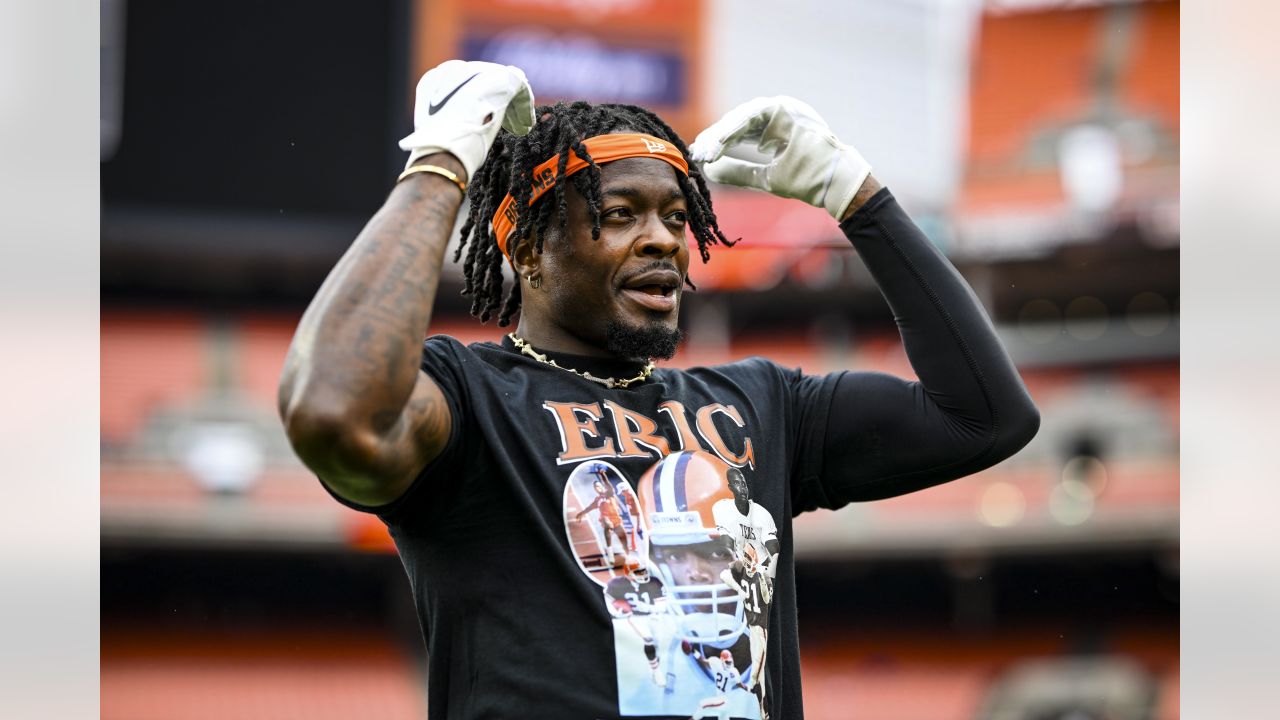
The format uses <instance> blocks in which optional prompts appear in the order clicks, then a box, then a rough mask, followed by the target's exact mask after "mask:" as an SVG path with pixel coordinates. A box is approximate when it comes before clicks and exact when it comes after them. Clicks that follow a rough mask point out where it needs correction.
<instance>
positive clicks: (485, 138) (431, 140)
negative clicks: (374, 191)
mask: <svg viewBox="0 0 1280 720" xmlns="http://www.w3.org/2000/svg"><path fill="white" fill-rule="evenodd" d="M499 127H504V128H506V129H507V130H508V131H510V132H513V133H515V134H516V135H524V134H526V133H528V132H529V129H530V128H532V127H533V90H532V89H531V88H530V87H529V81H528V80H527V79H526V78H525V76H524V71H523V70H521V69H520V68H518V67H515V66H514V65H497V64H494V63H488V62H479V61H472V62H464V61H462V60H447V61H445V62H443V63H440V64H439V65H437V66H436V67H434V68H432V69H431V70H428V71H427V74H426V75H423V76H422V79H421V80H419V81H418V90H417V103H416V104H415V105H414V108H413V132H411V133H409V136H408V137H406V138H405V139H403V140H401V141H400V149H401V150H408V151H409V162H408V164H407V165H406V166H405V167H408V166H409V165H412V164H413V161H414V160H417V159H418V158H420V157H422V156H423V155H430V154H431V153H436V152H448V153H453V155H454V156H455V157H457V158H458V160H460V161H461V162H462V166H463V167H465V168H466V169H467V178H468V179H470V178H471V177H473V176H474V175H475V173H476V168H478V167H480V163H482V162H484V157H485V155H486V154H488V152H489V146H490V145H493V139H494V138H495V137H497V136H498V128H499Z"/></svg>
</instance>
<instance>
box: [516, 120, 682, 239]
mask: <svg viewBox="0 0 1280 720" xmlns="http://www.w3.org/2000/svg"><path fill="white" fill-rule="evenodd" d="M582 144H583V145H585V146H586V148H587V154H588V155H590V156H591V159H592V160H594V161H595V162H596V164H597V165H602V164H604V163H607V162H612V161H614V160H621V159H623V158H629V157H653V158H657V159H659V160H661V161H663V162H665V163H667V164H669V165H671V167H673V168H675V169H677V170H679V171H680V172H682V173H684V174H685V175H688V174H689V163H688V162H686V161H685V159H684V155H681V154H680V151H679V150H677V149H676V148H675V146H674V145H672V144H671V143H670V142H669V141H667V140H662V139H660V138H656V137H654V136H652V135H641V134H638V133H615V134H613V135H597V136H595V137H593V138H587V139H586V140H583V141H582ZM559 164H560V156H559V155H556V156H555V157H553V158H551V159H550V160H547V161H546V162H544V163H542V164H541V165H539V166H538V167H536V168H534V169H533V195H532V196H531V197H530V198H529V204H530V205H533V204H534V203H535V202H537V200H538V198H540V197H542V195H543V194H544V193H546V192H547V191H548V190H550V189H551V188H553V187H555V185H556V179H557V178H556V168H557V167H558V166H559ZM587 166H588V163H587V161H586V160H583V159H582V158H580V157H578V155H577V153H574V152H571V151H569V162H568V163H567V164H566V165H565V168H564V176H563V177H569V176H570V175H572V174H574V173H576V172H578V171H579V170H581V169H583V168H585V167H587ZM515 204H516V200H515V198H513V197H511V195H510V194H508V195H507V196H506V197H505V198H503V199H502V204H501V205H499V206H498V212H496V213H494V214H493V234H494V235H496V236H497V238H498V249H499V250H501V251H502V255H503V257H505V258H507V260H508V262H509V261H510V260H511V256H510V255H508V254H507V238H508V237H510V235H511V231H512V230H513V229H515V226H516V208H515Z"/></svg>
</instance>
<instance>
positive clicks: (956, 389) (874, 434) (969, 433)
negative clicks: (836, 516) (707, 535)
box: [690, 96, 1040, 511]
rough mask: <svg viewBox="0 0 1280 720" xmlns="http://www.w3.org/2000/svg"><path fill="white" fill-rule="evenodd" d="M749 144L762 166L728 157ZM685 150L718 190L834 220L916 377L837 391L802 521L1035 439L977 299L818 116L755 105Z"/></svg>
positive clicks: (1031, 413) (871, 378)
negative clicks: (758, 195) (744, 191)
mask: <svg viewBox="0 0 1280 720" xmlns="http://www.w3.org/2000/svg"><path fill="white" fill-rule="evenodd" d="M743 145H745V146H750V147H752V148H753V149H755V150H756V151H757V152H759V153H763V154H764V155H765V157H766V159H765V160H764V161H762V162H755V161H746V160H740V159H736V158H734V157H732V156H731V155H727V154H725V151H726V150H727V149H732V148H734V147H735V146H743ZM690 151H691V153H692V154H693V156H694V160H696V161H699V162H703V163H704V164H703V168H702V170H703V173H704V174H705V175H706V176H707V177H709V178H711V179H712V180H715V181H717V182H724V183H729V184H733V185H740V186H743V187H750V188H756V189H760V190H765V191H768V192H771V193H773V194H775V195H780V196H782V197H791V198H796V199H799V200H803V201H805V202H807V203H809V204H811V205H816V206H818V207H821V208H824V209H825V210H826V211H827V212H828V213H830V214H831V216H832V217H833V218H835V219H837V220H840V221H841V228H842V229H843V230H844V232H845V234H846V235H847V236H848V237H849V239H850V240H851V241H852V242H853V245H854V248H855V249H856V250H857V251H858V253H859V254H860V255H861V257H862V259H863V260H864V262H866V264H867V267H868V269H869V270H870V271H871V274H872V276H873V277H874V278H875V279H876V282H877V284H878V285H879V287H880V290H881V292H882V293H883V294H884V296H885V299H886V300H887V301H888V302H889V306H890V308H891V309H892V310H893V313H894V318H895V320H896V321H897V324H898V329H899V332H900V333H901V335H902V339H903V343H904V345H905V347H906V351H907V357H908V359H909V360H910V361H911V365H912V367H913V369H914V370H915V371H916V374H917V375H918V376H919V378H920V381H919V382H909V381H907V380H904V379H902V378H896V377H893V376H890V375H885V374H882V373H855V372H850V373H845V374H843V375H842V376H841V377H840V378H839V380H838V381H837V383H836V386H835V390H834V393H833V397H832V400H831V407H830V409H829V411H828V414H827V423H826V425H827V427H826V428H825V435H824V438H825V448H824V452H823V462H822V477H821V482H820V483H819V484H818V486H816V487H812V488H807V491H806V492H805V493H804V494H803V496H802V497H799V498H797V503H796V506H797V507H796V509H797V511H800V510H808V509H812V508H814V507H839V506H841V505H844V504H845V503H848V502H850V501H857V500H874V499H879V498H885V497H890V496H893V495H900V494H903V493H907V492H911V491H914V490H919V489H921V488H924V487H929V486H931V485H936V484H938V483H941V482H945V481H947V480H951V479H954V478H957V477H961V476H964V475H968V474H971V473H974V472H977V471H978V470H981V469H983V468H986V467H989V466H991V465H994V464H995V463H997V462H999V461H1001V460H1003V459H1005V458H1007V457H1008V456H1010V455H1012V454H1013V453H1014V452H1016V451H1017V450H1018V449H1020V448H1021V447H1023V446H1024V445H1025V444H1026V443H1027V442H1028V441H1029V440H1030V439H1031V437H1032V436H1034V435H1035V433H1036V430H1037V429H1038V428H1039V423H1040V418H1039V413H1038V411H1037V410H1036V408H1035V405H1034V404H1032V402H1031V399H1030V396H1029V395H1028V394H1027V391H1026V388H1025V387H1024V386H1023V384H1022V379H1021V378H1020V377H1019V376H1018V373H1017V370H1015V369H1014V366H1013V363H1012V362H1011V361H1010V359H1009V357H1008V355H1007V354H1006V353H1005V351H1004V348H1003V347H1002V346H1001V344H1000V341H999V339H998V338H997V337H996V334H995V331H994V329H993V328H992V326H991V322H990V321H989V320H988V319H987V316H986V313H985V312H983V310H982V306H981V305H980V304H979V303H978V300H977V298H976V297H975V296H974V294H973V292H972V290H970V288H969V286H968V285H967V284H966V283H965V282H964V279H963V278H961V277H960V275H959V273H957V272H956V270H955V268H954V267H952V266H951V264H950V263H949V262H947V260H946V258H944V257H943V256H942V254H941V253H939V252H938V250H937V249H936V248H935V247H933V245H932V243H930V242H929V241H928V239H927V238H926V237H925V236H924V234H923V233H922V232H920V230H919V228H917V227H916V226H915V224H914V223H912V222H911V220H910V218H908V217H907V216H906V214H905V213H904V212H903V211H902V208H901V207H899V206H898V204H897V202H896V201H895V200H894V199H893V196H892V195H891V194H890V193H889V191H888V190H887V189H884V188H882V187H881V186H880V184H879V183H878V182H877V181H876V180H875V178H873V177H871V166H870V165H869V164H868V163H867V161H866V160H865V159H863V157H862V155H861V154H859V153H858V151H857V150H855V149H854V148H852V147H851V146H849V145H845V144H844V143H842V142H840V141H839V140H838V139H837V138H836V137H835V136H834V135H833V134H832V133H831V131H830V129H829V128H828V127H827V124H826V122H825V121H823V119H822V118H821V117H820V116H819V115H818V114H817V112H816V111H814V109H813V108H812V107H809V106H808V105H806V104H805V103H803V102H800V101H798V100H796V99H794V98H790V97H785V96H780V97H772V98H756V99H755V100H752V101H750V102H747V103H744V104H743V105H740V106H738V107H737V108H735V109H733V110H731V111H729V113H727V114H726V115H725V116H724V117H723V118H722V119H721V120H719V121H717V122H716V123H715V124H713V125H712V126H711V127H709V128H707V129H706V130H704V131H703V132H702V133H701V134H700V135H699V136H698V139H697V140H696V141H695V142H694V144H693V146H692V147H691V148H690Z"/></svg>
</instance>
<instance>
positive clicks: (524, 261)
mask: <svg viewBox="0 0 1280 720" xmlns="http://www.w3.org/2000/svg"><path fill="white" fill-rule="evenodd" d="M537 245H538V234H537V232H536V231H535V232H534V233H533V234H532V235H531V236H530V237H529V239H528V240H526V241H524V242H520V243H518V244H517V245H516V252H515V255H514V256H512V258H511V261H512V264H513V265H514V266H515V270H516V272H517V273H519V274H520V277H521V278H529V277H535V276H537V275H538V274H539V273H541V272H542V253H540V252H538V250H537Z"/></svg>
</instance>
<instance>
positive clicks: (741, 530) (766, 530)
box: [711, 499, 778, 560]
mask: <svg viewBox="0 0 1280 720" xmlns="http://www.w3.org/2000/svg"><path fill="white" fill-rule="evenodd" d="M747 505H748V507H747V514H746V515H743V514H742V513H740V512H738V505H737V503H736V502H734V501H733V500H728V499H726V500H719V501H717V502H716V504H715V505H713V506H711V515H712V517H714V518H715V520H716V526H717V527H718V528H719V529H720V532H722V533H725V534H726V535H728V536H729V537H731V538H733V548H734V551H735V552H737V553H742V552H743V551H744V548H746V546H747V543H754V544H755V546H756V549H757V550H760V551H762V552H761V555H760V559H761V560H764V558H765V556H766V555H767V554H768V553H767V551H765V546H764V545H765V543H766V542H768V541H769V540H777V539H778V526H777V525H775V524H774V522H773V516H772V515H770V514H769V511H768V510H765V509H764V507H763V506H760V505H757V504H756V503H753V502H748V503H747Z"/></svg>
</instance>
